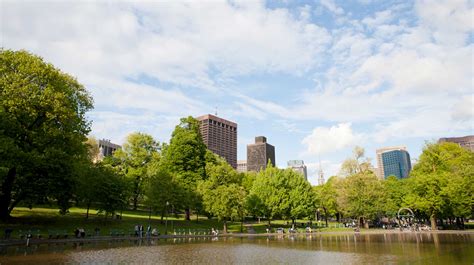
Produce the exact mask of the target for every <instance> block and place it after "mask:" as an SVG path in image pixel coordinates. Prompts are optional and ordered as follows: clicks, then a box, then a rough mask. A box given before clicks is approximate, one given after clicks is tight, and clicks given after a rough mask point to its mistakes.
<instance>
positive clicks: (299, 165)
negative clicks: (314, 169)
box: [288, 160, 308, 180]
mask: <svg viewBox="0 0 474 265" xmlns="http://www.w3.org/2000/svg"><path fill="white" fill-rule="evenodd" d="M288 168H291V169H293V170H294V171H296V172H298V173H300V174H301V175H302V176H303V177H304V179H306V180H308V172H307V169H306V165H305V164H304V161H303V160H290V161H288Z"/></svg>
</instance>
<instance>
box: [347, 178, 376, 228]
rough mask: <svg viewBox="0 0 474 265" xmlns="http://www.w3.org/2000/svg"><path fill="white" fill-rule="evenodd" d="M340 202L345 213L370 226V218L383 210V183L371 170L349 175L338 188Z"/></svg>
mask: <svg viewBox="0 0 474 265" xmlns="http://www.w3.org/2000/svg"><path fill="white" fill-rule="evenodd" d="M338 192H339V194H338V204H339V205H340V206H341V208H342V209H343V211H344V212H345V215H347V216H351V217H353V218H357V219H358V223H359V226H362V225H364V226H365V227H366V228H368V220H370V219H374V218H375V217H376V216H377V215H378V214H380V213H381V212H382V203H383V201H382V195H383V190H382V184H381V181H380V180H379V179H378V178H377V177H376V176H375V175H374V174H373V173H372V172H370V171H364V172H362V173H358V174H354V175H350V176H348V177H347V178H346V179H344V181H343V182H342V185H341V187H340V188H339V189H338Z"/></svg>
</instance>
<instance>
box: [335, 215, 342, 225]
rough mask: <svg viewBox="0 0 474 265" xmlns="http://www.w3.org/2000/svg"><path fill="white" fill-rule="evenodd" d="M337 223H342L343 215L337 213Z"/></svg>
mask: <svg viewBox="0 0 474 265" xmlns="http://www.w3.org/2000/svg"><path fill="white" fill-rule="evenodd" d="M336 221H337V222H338V223H340V222H341V214H340V213H336Z"/></svg>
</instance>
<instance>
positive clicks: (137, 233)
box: [135, 224, 160, 238]
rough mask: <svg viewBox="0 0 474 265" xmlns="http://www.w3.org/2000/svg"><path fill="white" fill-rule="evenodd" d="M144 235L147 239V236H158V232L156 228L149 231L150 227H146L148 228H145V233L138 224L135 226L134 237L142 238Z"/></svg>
mask: <svg viewBox="0 0 474 265" xmlns="http://www.w3.org/2000/svg"><path fill="white" fill-rule="evenodd" d="M144 235H145V236H147V237H149V236H159V235H160V232H159V231H158V229H156V228H153V229H151V226H150V225H148V227H147V228H146V233H145V230H144V228H143V225H138V224H137V225H135V236H136V237H140V238H142V237H143V236H144Z"/></svg>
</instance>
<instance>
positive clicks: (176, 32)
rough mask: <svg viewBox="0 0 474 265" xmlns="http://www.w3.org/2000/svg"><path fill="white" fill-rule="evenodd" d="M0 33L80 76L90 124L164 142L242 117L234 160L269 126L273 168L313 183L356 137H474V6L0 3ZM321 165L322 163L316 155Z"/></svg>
mask: <svg viewBox="0 0 474 265" xmlns="http://www.w3.org/2000/svg"><path fill="white" fill-rule="evenodd" d="M0 10H1V11H0V12H1V13H0V14H1V21H0V29H1V32H0V33H1V35H0V38H1V39H0V43H1V46H2V47H3V48H4V49H13V50H19V49H24V50H28V51H30V52H32V53H34V54H37V55H39V56H41V57H43V58H44V60H46V61H47V62H50V63H52V64H53V65H55V66H56V67H58V68H60V69H61V70H62V71H64V72H66V73H69V74H70V75H72V76H74V77H76V78H77V79H78V81H79V82H80V83H82V84H83V85H84V86H85V87H86V88H87V89H88V90H89V91H90V93H91V95H92V96H93V98H94V109H93V110H92V111H90V112H89V113H88V118H89V119H90V120H91V121H92V132H91V134H92V135H93V136H95V137H96V138H100V139H102V138H105V139H110V140H111V141H112V142H115V143H118V144H122V143H123V142H124V140H125V138H126V136H127V135H128V134H130V133H132V132H136V131H139V132H143V133H148V134H151V135H152V136H153V137H154V138H155V139H156V140H158V141H160V142H167V141H169V139H170V135H171V132H172V130H173V129H174V126H176V125H177V124H178V123H179V119H180V118H181V117H185V116H189V115H191V116H195V117H196V116H200V115H203V114H207V113H215V112H216V111H217V113H218V116H219V117H222V118H225V119H228V120H231V121H234V122H236V123H237V124H238V159H239V160H240V159H245V158H246V145H247V144H250V143H253V141H254V137H255V136H258V135H264V136H266V137H267V141H268V142H269V143H270V144H272V145H274V146H275V149H276V150H275V151H276V164H277V166H279V167H282V168H284V167H286V163H287V161H288V160H293V159H301V160H304V162H305V164H306V165H307V166H308V175H309V176H308V179H309V180H310V182H311V183H313V184H316V183H317V170H318V168H319V164H321V167H322V170H323V172H324V173H325V175H326V178H327V177H328V176H331V175H335V174H337V173H338V172H339V169H340V165H341V163H342V161H344V159H346V158H348V157H350V156H351V155H352V149H353V148H354V146H356V145H359V146H362V147H364V148H365V151H366V156H367V157H369V158H372V163H373V164H374V165H375V166H376V159H375V150H376V149H377V148H380V147H385V146H394V145H403V146H406V147H407V150H408V151H409V152H410V154H411V157H412V160H414V161H416V159H417V157H418V156H419V155H420V153H421V152H422V148H423V146H424V144H425V142H426V141H435V140H437V139H438V138H440V137H451V136H464V135H470V134H474V85H473V84H474V49H473V48H474V45H473V42H474V2H472V1H469V0H467V1H460V0H448V1H438V0H429V1H407V0H403V1H374V0H344V1H337V0H321V1H267V2H266V1H217V0H216V1H182V2H181V1H142V2H140V1H127V2H125V1H123V2H118V1H5V0H1V2H0ZM319 161H321V163H319Z"/></svg>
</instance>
